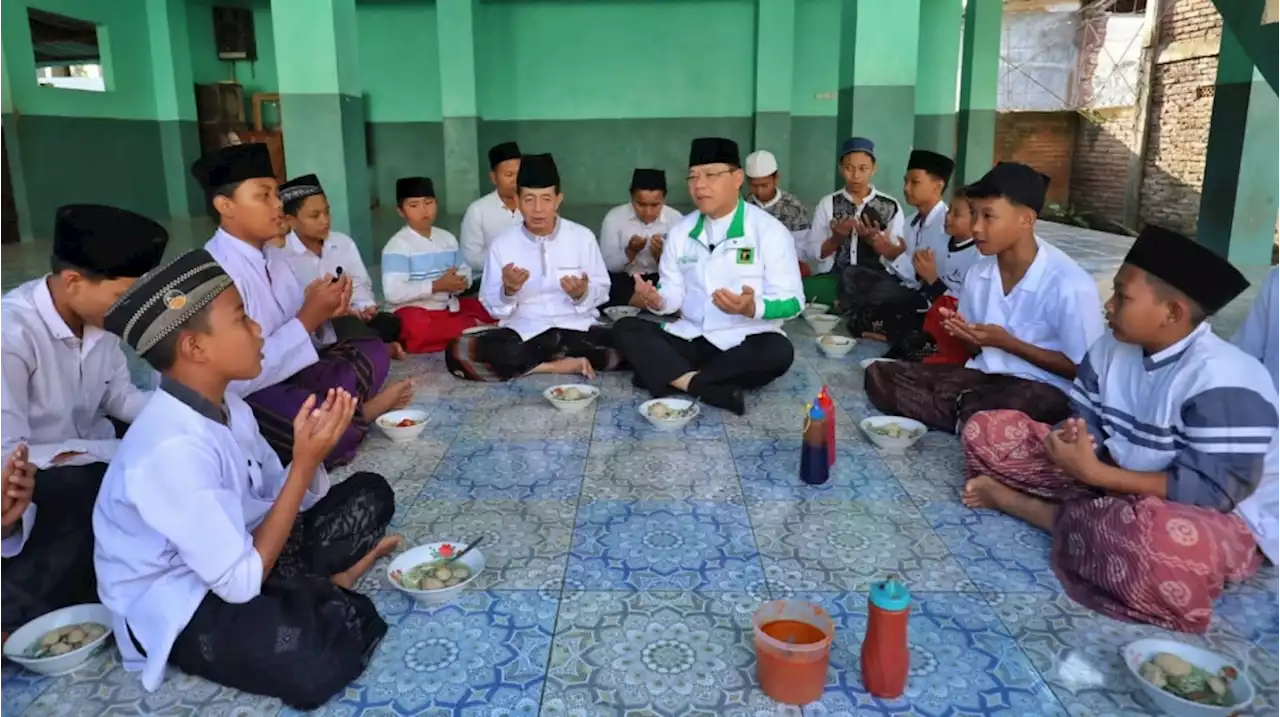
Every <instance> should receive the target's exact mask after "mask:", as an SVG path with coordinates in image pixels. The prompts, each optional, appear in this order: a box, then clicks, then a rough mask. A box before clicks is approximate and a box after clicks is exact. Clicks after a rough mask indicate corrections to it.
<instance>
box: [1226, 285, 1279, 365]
mask: <svg viewBox="0 0 1280 717" xmlns="http://www.w3.org/2000/svg"><path fill="white" fill-rule="evenodd" d="M1278 333H1280V269H1272V270H1271V273H1270V274H1268V275H1267V283H1265V284H1263V285H1262V289H1261V290H1259V291H1258V298H1256V299H1254V300H1253V308H1252V309H1250V310H1249V316H1248V317H1247V318H1246V319H1245V320H1244V324H1243V325H1241V326H1240V330H1239V331H1237V332H1236V335H1235V336H1234V337H1232V339H1231V342H1232V343H1233V344H1235V345H1236V346H1239V347H1240V348H1241V349H1242V350H1243V351H1244V352H1245V353H1247V354H1249V355H1250V356H1252V357H1254V358H1256V359H1258V360H1259V361H1261V362H1262V365H1263V366H1266V367H1267V371H1268V372H1269V373H1270V374H1271V381H1272V382H1273V383H1276V384H1277V385H1280V376H1278V375H1277V373H1278V372H1280V366H1278V364H1280V336H1278V335H1277V334H1278Z"/></svg>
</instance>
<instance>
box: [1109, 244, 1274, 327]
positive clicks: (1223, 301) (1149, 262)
mask: <svg viewBox="0 0 1280 717" xmlns="http://www.w3.org/2000/svg"><path fill="white" fill-rule="evenodd" d="M1124 263H1126V264H1130V265H1133V266H1136V267H1138V268H1139V269H1142V270H1143V271H1145V272H1147V273H1148V274H1151V275H1152V276H1154V277H1156V278H1157V279H1160V280H1161V281H1163V282H1164V283H1166V284H1168V285H1169V286H1172V287H1173V288H1175V289H1177V290H1178V291H1181V292H1182V293H1184V294H1186V295H1187V296H1188V297H1190V298H1191V299H1192V300H1193V301H1195V302H1196V303H1197V304H1199V305H1200V307H1201V308H1203V309H1204V310H1205V313H1207V314H1209V315H1210V316H1212V315H1213V314H1216V313H1218V311H1220V310H1221V309H1222V307H1224V306H1226V305H1227V304H1229V303H1231V300H1232V299H1234V298H1236V297H1237V296H1239V295H1240V294H1242V293H1244V290H1245V289H1247V288H1249V281H1248V280H1247V279H1245V278H1244V274H1241V273H1240V270H1239V269H1237V268H1235V267H1234V266H1232V265H1231V262H1229V261H1227V260H1226V259H1224V258H1222V257H1221V256H1218V254H1217V253H1216V252H1214V251H1213V250H1212V249H1210V248H1209V247H1207V246H1205V245H1203V244H1197V243H1196V242H1195V240H1193V239H1191V238H1189V237H1186V236H1183V235H1182V234H1179V233H1178V232H1175V231H1172V230H1170V229H1165V228H1164V227H1158V226H1154V225H1151V224H1148V225H1147V226H1146V227H1145V228H1144V229H1143V230H1142V233H1141V234H1139V235H1138V238H1137V240H1135V241H1134V242H1133V247H1132V248H1131V249H1129V253H1128V255H1126V256H1125V258H1124Z"/></svg>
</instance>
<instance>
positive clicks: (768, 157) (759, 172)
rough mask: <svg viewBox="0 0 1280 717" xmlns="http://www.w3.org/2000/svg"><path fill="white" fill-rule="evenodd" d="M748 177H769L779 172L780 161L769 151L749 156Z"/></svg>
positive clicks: (753, 153) (761, 151)
mask: <svg viewBox="0 0 1280 717" xmlns="http://www.w3.org/2000/svg"><path fill="white" fill-rule="evenodd" d="M745 169H746V170H747V176H748V177H750V178H752V179H759V178H761V177H767V176H769V175H771V174H773V173H774V172H777V171H778V160H777V159H775V158H774V156H773V152H769V151H767V150H763V149H761V150H756V151H755V152H752V153H751V154H748V155H747V166H746V168H745Z"/></svg>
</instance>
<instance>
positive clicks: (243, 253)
mask: <svg viewBox="0 0 1280 717" xmlns="http://www.w3.org/2000/svg"><path fill="white" fill-rule="evenodd" d="M213 238H214V240H215V241H217V242H218V243H219V244H221V245H223V246H226V247H228V248H229V250H230V251H234V252H235V253H236V254H239V255H240V257H241V258H242V259H245V260H246V261H248V262H249V264H250V266H253V267H254V268H256V269H258V270H259V271H262V272H264V273H265V272H266V270H267V255H266V252H265V251H264V250H262V249H257V248H255V247H254V246H253V245H252V244H250V243H249V242H247V241H244V240H243V239H239V238H237V237H235V236H234V235H232V234H231V232H229V231H227V230H226V229H223V228H222V227H218V231H217V232H216V233H215V234H214V235H213Z"/></svg>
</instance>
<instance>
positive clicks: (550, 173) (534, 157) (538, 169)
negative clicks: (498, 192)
mask: <svg viewBox="0 0 1280 717" xmlns="http://www.w3.org/2000/svg"><path fill="white" fill-rule="evenodd" d="M516 186H517V187H520V188H521V189H546V188H547V187H556V188H559V187H560V170H558V169H556V160H555V158H554V157H552V156H551V155H549V154H529V155H525V156H524V157H522V158H521V159H520V173H519V174H517V175H516Z"/></svg>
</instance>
